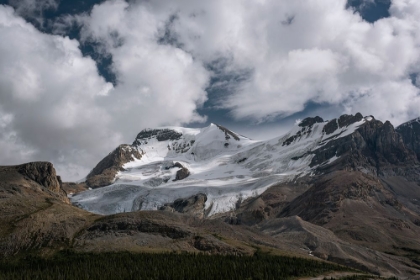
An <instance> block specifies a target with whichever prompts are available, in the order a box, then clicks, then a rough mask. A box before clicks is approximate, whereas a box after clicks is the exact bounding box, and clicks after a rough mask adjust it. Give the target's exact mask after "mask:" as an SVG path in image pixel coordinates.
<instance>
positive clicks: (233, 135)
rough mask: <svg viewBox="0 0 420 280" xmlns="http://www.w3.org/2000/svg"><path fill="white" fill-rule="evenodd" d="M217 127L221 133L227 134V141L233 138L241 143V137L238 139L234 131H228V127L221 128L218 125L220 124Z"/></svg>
mask: <svg viewBox="0 0 420 280" xmlns="http://www.w3.org/2000/svg"><path fill="white" fill-rule="evenodd" d="M216 126H217V127H218V128H219V129H220V130H221V131H223V132H224V133H225V139H226V140H229V139H230V138H231V137H232V138H233V139H235V140H236V141H240V139H239V137H238V135H236V134H235V133H233V132H232V131H230V130H229V129H227V128H226V127H224V126H221V125H218V124H216Z"/></svg>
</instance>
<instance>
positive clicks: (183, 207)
mask: <svg viewBox="0 0 420 280" xmlns="http://www.w3.org/2000/svg"><path fill="white" fill-rule="evenodd" d="M206 201H207V195H205V194H203V193H199V194H196V195H193V196H191V197H188V198H179V199H177V200H175V201H174V202H173V203H168V204H165V205H164V206H163V207H161V208H160V210H164V211H171V212H179V213H186V214H189V215H191V216H194V217H198V218H200V219H203V218H204V206H205V204H206Z"/></svg>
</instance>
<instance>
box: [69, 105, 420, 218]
mask: <svg viewBox="0 0 420 280" xmlns="http://www.w3.org/2000/svg"><path fill="white" fill-rule="evenodd" d="M400 137H401V136H399V134H398V133H396V132H395V131H394V129H393V127H392V125H391V124H390V123H389V122H385V123H382V122H380V121H377V120H375V118H373V117H372V116H368V117H363V116H362V115H361V114H360V113H358V114H356V115H343V116H341V117H339V118H337V119H333V120H330V121H324V120H323V119H322V118H320V117H314V118H306V119H304V120H303V121H301V122H300V123H299V124H298V125H295V126H294V127H293V128H292V129H291V130H290V131H289V133H287V134H285V135H284V136H281V137H277V138H274V139H271V140H268V141H254V140H250V139H248V138H246V137H243V136H241V135H239V134H237V133H234V132H232V131H230V130H229V129H227V128H225V127H223V126H220V125H216V124H211V125H209V126H207V127H204V128H202V129H190V128H182V127H165V128H158V129H146V130H143V131H141V132H140V133H139V134H138V135H137V137H136V140H135V141H134V143H133V145H131V147H132V150H135V151H137V152H138V155H137V156H136V155H134V156H133V153H132V150H130V151H131V152H130V153H127V155H125V153H123V152H124V151H125V150H124V151H121V155H123V156H124V157H123V158H124V159H126V158H127V159H129V161H125V163H124V164H123V165H122V166H121V168H120V169H119V172H118V173H117V174H116V175H115V177H114V179H115V180H114V181H113V184H111V185H109V186H106V187H104V188H100V189H95V190H92V191H88V192H85V193H81V194H78V195H77V196H75V197H74V198H73V202H75V203H77V204H78V205H80V206H81V207H83V208H85V209H87V210H89V211H93V212H96V213H101V214H112V213H117V212H123V211H137V210H157V209H160V208H161V207H164V206H165V205H171V203H173V202H174V201H175V200H177V199H187V200H188V199H189V198H192V197H195V196H196V195H198V194H201V195H202V197H203V201H205V204H204V209H202V211H203V212H202V213H201V214H202V215H204V216H211V215H214V214H216V213H222V212H227V211H230V210H232V209H235V207H236V205H237V203H238V202H240V201H243V200H245V199H246V198H248V197H253V196H257V195H259V194H261V193H262V192H264V191H265V190H266V189H267V188H269V187H270V186H272V185H274V184H278V183H281V182H288V181H293V182H294V181H296V180H297V179H298V178H310V177H311V176H312V175H315V174H317V175H318V174H323V173H325V172H330V171H334V170H341V169H346V170H349V169H351V170H359V171H362V172H364V173H370V174H373V175H378V174H380V173H381V172H382V173H383V174H385V173H388V174H391V173H392V172H394V171H393V168H394V166H395V165H396V164H408V165H411V166H412V165H413V163H415V162H414V157H415V155H414V156H413V152H410V151H409V150H407V149H406V147H405V146H404V144H403V143H402V141H401V138H400ZM419 142H420V141H419ZM117 152H118V155H119V154H120V152H119V151H117ZM118 158H119V157H118ZM119 162H122V161H119ZM200 197H201V196H200ZM204 197H205V199H204Z"/></svg>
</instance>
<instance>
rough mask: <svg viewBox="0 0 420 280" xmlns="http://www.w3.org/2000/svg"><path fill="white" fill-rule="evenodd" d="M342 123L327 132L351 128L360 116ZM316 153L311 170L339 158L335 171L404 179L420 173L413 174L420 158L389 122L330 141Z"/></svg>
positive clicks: (368, 124) (372, 124) (365, 126)
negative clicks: (349, 171)
mask: <svg viewBox="0 0 420 280" xmlns="http://www.w3.org/2000/svg"><path fill="white" fill-rule="evenodd" d="M340 119H341V121H340ZM340 119H339V120H338V121H337V120H333V121H331V122H330V123H328V124H327V125H326V126H325V129H324V130H325V132H328V131H331V130H332V129H333V127H335V126H336V127H338V125H339V124H340V123H341V124H346V125H347V124H348V123H353V122H355V121H358V120H359V119H360V116H357V115H356V116H345V117H340ZM327 126H329V128H328V127H327ZM330 129H331V130H330ZM313 153H314V154H315V156H314V158H313V159H312V162H311V166H316V165H319V164H321V163H323V162H325V161H327V160H329V159H331V158H332V157H334V156H337V157H339V160H338V161H337V162H335V163H334V164H333V169H334V170H337V169H345V168H351V169H353V170H364V172H368V173H372V174H375V175H403V176H405V175H408V174H410V173H412V174H411V175H410V176H417V175H415V174H417V173H419V172H414V174H413V172H412V167H413V166H416V165H418V164H419V163H418V161H417V159H416V155H415V154H414V153H413V152H412V151H411V150H409V149H407V147H406V146H405V145H404V142H403V140H402V137H401V135H400V134H399V133H397V132H396V131H395V130H394V127H393V126H392V124H391V123H390V122H388V121H387V122H385V123H382V122H380V121H377V120H374V119H372V120H371V121H367V122H366V123H364V124H363V125H361V126H360V127H359V128H357V130H356V131H355V132H354V133H352V134H350V135H348V136H345V137H341V138H338V139H337V140H334V141H330V142H329V143H327V144H326V145H325V146H323V147H322V148H319V149H317V150H315V151H313ZM320 169H324V167H320ZM324 171H325V169H324Z"/></svg>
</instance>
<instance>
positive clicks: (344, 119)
mask: <svg viewBox="0 0 420 280" xmlns="http://www.w3.org/2000/svg"><path fill="white" fill-rule="evenodd" d="M362 119H363V115H362V114H360V113H357V114H356V115H354V116H353V115H342V116H340V117H339V118H338V119H332V120H331V121H329V122H328V123H327V124H326V125H325V127H324V132H325V133H326V134H327V135H329V134H331V133H333V132H334V131H336V130H337V129H339V128H342V127H346V126H349V125H351V124H353V123H355V122H359V121H361V120H362Z"/></svg>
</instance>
